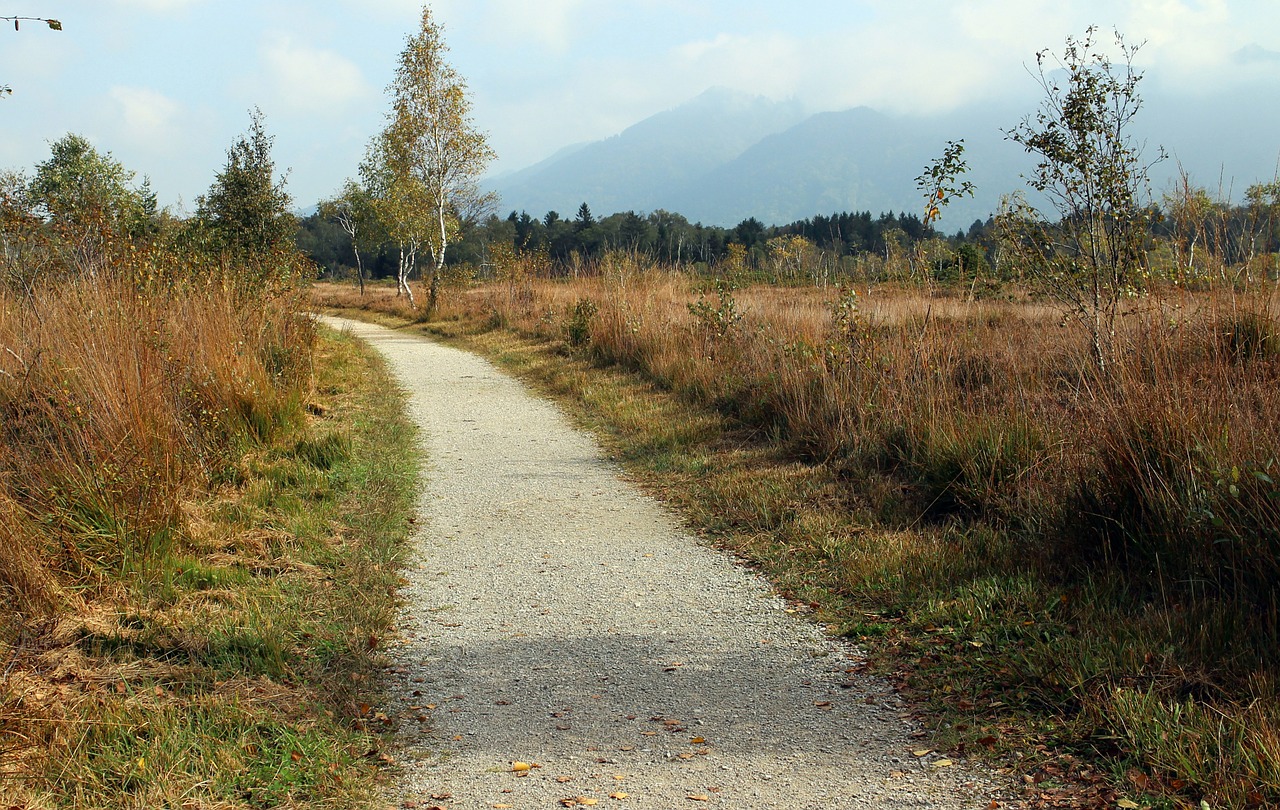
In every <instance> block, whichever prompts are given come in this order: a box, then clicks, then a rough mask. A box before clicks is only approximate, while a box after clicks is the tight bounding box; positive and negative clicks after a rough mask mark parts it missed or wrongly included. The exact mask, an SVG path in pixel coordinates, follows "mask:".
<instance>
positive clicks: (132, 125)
mask: <svg viewBox="0 0 1280 810" xmlns="http://www.w3.org/2000/svg"><path fill="white" fill-rule="evenodd" d="M107 97H108V98H109V99H110V100H111V103H112V106H113V108H114V113H115V117H116V121H117V127H118V129H119V131H120V133H121V135H123V136H124V137H125V138H127V139H128V140H129V141H130V142H132V143H133V144H135V145H143V144H145V145H148V146H159V145H162V144H166V143H172V142H173V141H174V140H176V139H177V137H178V135H179V123H180V122H179V120H178V119H179V116H180V115H181V113H182V105H180V104H178V102H176V101H174V100H173V99H171V98H169V97H167V96H165V95H164V94H162V93H159V92H157V91H155V90H152V89H150V88H147V87H123V86H116V87H112V88H111V89H110V90H109V91H108V92H107Z"/></svg>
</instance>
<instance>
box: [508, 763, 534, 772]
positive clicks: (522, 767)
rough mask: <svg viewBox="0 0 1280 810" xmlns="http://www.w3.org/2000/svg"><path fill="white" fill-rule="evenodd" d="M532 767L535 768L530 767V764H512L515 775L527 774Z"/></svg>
mask: <svg viewBox="0 0 1280 810" xmlns="http://www.w3.org/2000/svg"><path fill="white" fill-rule="evenodd" d="M532 767H533V766H532V765H530V764H529V763H528V762H513V763H511V771H512V772H513V773H526V772H528V770H529V769H530V768H532Z"/></svg>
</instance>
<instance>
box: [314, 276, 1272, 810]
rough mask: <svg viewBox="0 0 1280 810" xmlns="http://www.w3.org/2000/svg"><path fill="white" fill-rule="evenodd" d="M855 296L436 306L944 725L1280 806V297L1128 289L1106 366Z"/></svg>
mask: <svg viewBox="0 0 1280 810" xmlns="http://www.w3.org/2000/svg"><path fill="white" fill-rule="evenodd" d="M857 292H858V293H859V294H858V295H857V296H856V297H855V296H850V295H849V294H848V291H847V290H846V291H844V292H839V291H836V290H834V289H831V290H826V291H822V290H815V289H808V288H798V287H797V288H777V287H764V286H761V287H750V288H747V289H741V290H727V289H723V288H722V289H720V290H717V289H716V288H715V286H714V285H712V284H710V283H709V282H707V281H705V280H699V279H694V278H689V277H685V276H682V275H679V274H674V273H670V272H658V271H650V270H647V269H646V268H643V267H635V266H631V267H622V268H612V269H610V270H609V272H607V273H606V274H605V275H604V276H601V277H595V278H585V279H578V280H575V281H573V282H566V281H551V280H545V279H538V278H534V277H532V276H531V275H521V274H520V273H518V272H517V273H512V274H511V275H510V277H508V278H506V279H504V280H502V281H500V282H496V283H493V284H489V285H487V286H484V287H479V288H473V289H467V290H458V291H455V292H454V294H453V295H452V296H451V297H450V298H449V299H447V300H446V302H445V307H444V309H443V311H442V319H443V322H442V323H438V324H433V325H432V327H431V328H432V329H433V330H435V331H437V332H443V333H448V334H455V335H460V334H467V333H471V334H472V336H471V337H468V338H467V339H468V341H469V342H470V343H471V344H472V345H476V346H479V347H481V348H484V349H485V350H486V351H489V352H491V353H493V354H495V355H496V356H498V357H500V358H505V359H506V360H507V361H508V362H510V363H515V364H516V365H517V367H519V368H521V369H522V370H523V372H524V373H526V374H532V375H534V376H535V377H537V378H538V379H540V380H542V382H543V384H544V385H547V386H549V387H550V388H551V389H552V390H554V391H557V392H559V393H560V394H561V395H564V396H567V397H570V398H572V399H577V400H581V401H582V402H584V403H585V407H586V408H587V413H588V414H595V415H594V416H587V417H585V418H588V419H592V420H596V424H597V425H599V426H602V429H604V430H606V431H608V432H609V433H610V435H612V436H613V437H614V438H613V441H616V442H618V446H619V452H620V453H621V454H622V455H623V457H624V458H627V459H629V460H630V461H631V462H632V463H635V464H636V465H638V466H639V467H640V468H642V469H643V470H646V471H647V473H646V474H647V475H649V476H651V480H652V481H653V482H654V485H655V486H656V487H659V488H661V489H662V490H663V492H664V493H665V494H666V497H669V498H671V499H673V500H675V501H677V502H679V503H681V504H682V505H683V506H684V507H685V508H687V509H688V510H690V513H691V514H692V515H693V517H694V520H695V521H697V522H699V523H700V524H701V525H703V526H704V527H705V529H706V530H707V531H708V532H709V533H711V534H713V535H715V536H716V537H717V538H719V539H720V540H721V541H722V542H725V543H727V544H729V545H731V546H733V547H734V548H736V549H738V550H739V551H740V552H741V553H744V554H745V555H746V556H748V557H750V558H752V559H754V560H756V561H758V562H760V563H761V564H763V565H765V566H766V567H768V568H769V570H770V571H771V575H772V576H774V578H775V581H777V582H779V583H780V586H781V587H782V588H783V589H784V590H785V591H787V592H789V593H792V594H793V595H796V596H797V597H798V598H800V599H802V600H803V601H806V602H808V601H812V602H814V603H815V604H819V605H820V606H822V610H823V611H824V615H826V616H827V617H828V618H829V620H830V621H831V622H832V623H833V625H835V626H838V627H840V628H842V629H843V630H844V631H845V632H848V633H850V634H852V635H855V636H858V637H861V638H863V639H864V640H865V641H866V642H867V643H869V644H872V645H874V646H875V648H876V649H877V650H878V651H879V652H880V653H881V654H882V655H883V656H885V658H884V661H885V662H886V663H885V667H886V670H887V671H889V672H899V673H901V675H900V677H901V680H902V683H903V684H904V686H905V687H906V688H908V689H911V690H913V691H914V693H915V694H916V695H917V696H918V697H920V698H921V699H922V700H925V701H926V702H927V703H928V704H929V705H930V706H931V707H932V709H933V710H934V712H940V713H941V714H934V715H933V716H935V717H941V721H940V722H942V723H943V724H944V726H945V728H944V729H941V730H940V733H942V734H943V739H944V740H949V741H950V742H951V744H953V745H956V746H959V747H961V748H964V747H966V746H967V747H968V749H969V750H971V751H979V750H983V749H984V748H986V747H987V746H989V745H992V744H993V743H992V741H993V740H998V741H999V744H998V745H997V747H998V748H1001V749H1002V750H1004V751H1005V752H1006V754H1011V753H1013V752H1020V753H1021V754H1024V755H1027V756H1026V758H1025V759H1024V760H1023V761H1024V762H1035V763H1037V765H1036V767H1038V768H1040V769H1041V770H1039V771H1037V774H1038V777H1037V778H1040V777H1043V776H1045V775H1046V774H1047V775H1049V776H1051V777H1057V776H1061V775H1064V774H1065V775H1074V777H1075V778H1076V779H1077V781H1078V782H1083V783H1086V784H1095V789H1094V790H1093V793H1092V794H1091V795H1093V796H1094V798H1095V799H1096V800H1097V801H1098V802H1100V803H1102V804H1105V803H1106V802H1107V801H1112V802H1113V801H1114V799H1115V797H1116V796H1117V795H1122V794H1123V793H1124V792H1129V793H1130V794H1131V795H1134V796H1142V795H1147V796H1149V797H1162V798H1159V799H1158V801H1164V802H1169V803H1173V804H1181V803H1185V804H1189V805H1192V806H1195V805H1197V804H1198V802H1199V800H1200V799H1202V798H1203V799H1205V800H1207V801H1208V802H1209V803H1210V805H1211V806H1214V807H1242V808H1243V807H1255V806H1262V805H1268V804H1273V803H1277V802H1280V749H1277V748H1276V747H1275V746H1274V745H1271V744H1270V741H1273V740H1275V739H1276V738H1277V736H1278V735H1280V724H1278V720H1280V718H1277V716H1276V713H1275V712H1274V706H1275V694H1276V693H1275V683H1276V672H1277V665H1280V653H1278V652H1277V651H1280V591H1278V590H1277V589H1278V588H1280V585H1277V583H1278V582H1280V577H1278V576H1277V574H1280V570H1277V563H1276V560H1277V559H1280V485H1277V483H1276V481H1277V480H1280V479H1277V477H1276V476H1277V474H1280V469H1277V468H1278V467H1280V461H1278V459H1280V423H1278V422H1277V421H1276V420H1275V418H1274V414H1275V413H1276V412H1277V409H1278V408H1280V379H1278V377H1280V329H1278V327H1277V324H1278V323H1280V299H1278V298H1277V294H1276V291H1275V289H1274V288H1273V287H1272V286H1264V287H1261V288H1256V289H1253V290H1251V291H1246V292H1241V291H1239V290H1233V289H1223V290H1219V291H1216V292H1215V291H1212V290H1210V291H1207V292H1198V293H1194V294H1192V293H1182V292H1178V291H1176V290H1170V291H1166V292H1164V293H1162V294H1160V295H1157V296H1154V297H1152V298H1149V299H1144V300H1140V301H1135V302H1133V304H1132V305H1131V306H1130V308H1129V310H1128V311H1127V313H1126V314H1125V316H1124V318H1123V330H1124V331H1123V334H1121V335H1120V337H1119V342H1120V344H1121V345H1122V346H1123V347H1124V351H1123V353H1122V360H1121V362H1119V363H1118V364H1117V367H1116V368H1115V369H1113V370H1112V372H1111V373H1110V374H1108V375H1107V376H1105V377H1103V376H1100V375H1099V374H1098V373H1097V372H1095V371H1094V369H1093V367H1092V365H1091V361H1090V355H1089V351H1088V346H1087V343H1086V338H1085V334H1084V330H1082V329H1077V328H1076V327H1075V326H1074V325H1072V324H1069V323H1068V324H1064V323H1062V321H1061V316H1060V314H1059V313H1058V312H1057V311H1056V310H1055V309H1053V308H1051V307H1046V306H1043V305H1039V304H1036V303H1034V302H1030V301H1027V300H1025V299H1024V298H1020V299H1019V300H1017V301H981V300H980V301H972V300H968V299H967V298H966V297H965V296H963V295H955V296H939V295H922V294H920V293H918V292H916V291H913V290H910V289H893V288H888V287H875V288H873V289H870V290H868V289H867V288H866V287H865V286H863V287H860V288H859V289H858V291H857ZM318 294H319V296H320V300H323V301H325V302H327V303H333V304H336V305H339V306H352V305H356V306H359V302H353V301H352V300H351V298H349V297H343V295H342V294H341V293H340V292H339V291H337V290H335V289H334V288H327V289H323V290H320V291H319V293H318ZM582 302H589V305H585V304H583V303H582ZM496 327H505V328H506V329H510V330H513V331H514V332H516V333H518V334H520V335H522V336H524V337H525V338H526V339H527V340H532V341H533V343H530V344H520V345H518V346H513V345H512V344H511V343H510V342H509V341H507V340H506V339H504V338H501V337H499V336H497V333H492V334H490V333H487V332H486V331H485V330H491V329H494V328H496ZM477 332H479V333H481V334H479V335H476V334H475V333H477ZM624 371H629V372H634V374H636V375H638V376H639V378H642V379H643V380H644V381H645V382H644V383H639V382H637V381H636V377H628V376H627V375H626V374H625V373H623V372H624ZM646 386H647V387H646ZM609 391H614V392H615V393H613V394H610V393H608V392H609ZM664 397H670V400H669V401H668V400H666V399H664ZM707 409H709V410H707ZM708 414H711V415H713V416H714V419H717V420H722V421H719V422H716V423H715V424H709V423H708V422H707V419H708V418H709V416H708ZM760 442H763V444H758V443H760ZM749 447H761V448H763V449H761V450H750V449H748V448H749ZM1037 745H1046V746H1047V747H1046V748H1045V749H1041V750H1042V753H1041V754H1036V753H1035V747H1036V746H1037ZM1045 751H1048V752H1055V751H1057V752H1062V756H1065V757H1066V759H1065V760H1064V759H1062V758H1061V757H1057V756H1056V755H1055V754H1053V753H1044V752H1045ZM1073 756H1074V757H1075V759H1072V757H1073ZM1082 756H1083V760H1081V759H1080V758H1081V757H1082ZM1081 761H1083V762H1086V763H1088V762H1093V763H1094V765H1093V766H1092V770H1091V769H1090V767H1088V766H1086V765H1081V764H1080V762H1081ZM1099 763H1100V764H1102V765H1103V766H1104V767H1110V768H1112V769H1113V772H1112V778H1111V779H1110V780H1103V782H1101V783H1099V782H1098V780H1099V778H1100V777H1099V776H1098V771H1097V765H1098V764H1099ZM1104 783H1105V784H1106V785H1110V787H1105V786H1104V787H1096V785H1097V784H1104ZM1117 791H1119V793H1117Z"/></svg>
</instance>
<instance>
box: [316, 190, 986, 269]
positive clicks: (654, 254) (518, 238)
mask: <svg viewBox="0 0 1280 810" xmlns="http://www.w3.org/2000/svg"><path fill="white" fill-rule="evenodd" d="M988 224H989V223H983V222H981V221H977V222H974V223H973V225H972V226H971V227H970V228H969V230H968V231H967V232H958V233H956V234H955V236H954V237H953V239H955V240H964V239H966V238H973V239H976V238H979V237H980V235H981V234H982V233H983V232H984V230H985V228H986V227H987V225H988ZM792 236H801V237H804V239H805V240H806V241H807V243H808V244H809V245H811V246H812V247H815V248H816V249H818V250H820V251H824V252H826V253H828V254H830V255H834V256H854V255H858V254H861V253H881V254H882V253H884V251H885V249H886V247H887V246H888V245H890V244H892V245H895V246H904V247H905V246H910V245H913V244H915V243H917V242H920V241H923V240H927V239H933V238H936V237H938V236H939V234H938V233H937V232H936V231H935V230H934V229H933V228H931V227H929V226H927V225H925V224H924V222H923V221H922V219H921V218H920V217H919V216H916V215H915V214H907V213H902V214H898V213H893V212H889V213H882V214H879V215H873V214H872V213H871V212H870V211H863V212H858V213H840V214H833V215H831V216H815V217H812V218H810V219H804V220H800V221H798V222H793V223H791V224H789V225H781V226H769V225H765V224H764V223H762V222H760V221H759V220H758V219H755V218H754V217H752V218H749V219H745V220H743V221H742V222H740V223H738V224H737V225H736V226H734V227H732V228H723V227H716V226H709V225H703V224H701V223H691V222H689V220H688V219H686V218H685V217H683V216H681V215H680V214H677V213H672V212H669V211H661V210H660V211H654V212H653V213H650V214H638V213H636V212H634V211H624V212H621V213H616V214H611V215H609V216H607V217H603V218H600V219H597V218H596V217H595V216H594V215H593V214H592V212H591V209H590V207H589V206H588V205H587V204H586V203H583V204H582V205H581V206H580V207H579V208H578V213H577V215H576V216H575V217H573V218H572V219H566V218H564V217H562V216H561V215H560V214H559V213H557V212H555V211H551V212H548V213H547V214H546V215H544V216H543V217H541V218H536V217H533V216H531V215H530V214H529V213H527V212H524V211H521V212H519V213H517V212H515V211H512V212H511V213H510V214H508V215H507V216H506V217H505V218H503V217H499V216H490V217H489V218H487V219H486V220H484V221H483V222H480V223H472V224H470V225H469V226H467V227H465V228H464V230H463V233H462V239H461V240H460V241H459V242H457V243H456V244H455V245H452V246H451V247H450V250H449V254H448V258H449V264H450V265H452V266H459V265H469V266H471V267H473V268H476V269H477V270H480V271H481V272H483V269H484V268H485V267H486V266H487V265H488V264H489V263H490V258H491V254H492V253H493V251H494V249H495V246H498V245H502V246H504V247H503V248H499V250H505V249H506V247H507V246H509V248H510V249H513V250H514V251H515V252H516V253H517V254H525V253H533V252H541V253H543V254H545V255H546V256H547V258H548V259H549V260H550V262H551V264H552V266H553V267H555V268H560V269H569V268H572V267H574V266H578V265H581V264H590V263H592V262H593V261H595V260H597V259H599V258H600V257H602V256H604V255H605V254H606V253H608V252H610V251H621V252H624V253H628V254H635V255H640V256H644V257H646V258H649V259H652V260H655V261H657V262H660V263H663V264H697V263H703V264H707V265H711V264H715V263H716V262H719V261H721V260H722V259H724V258H725V257H726V256H727V255H728V254H729V245H731V244H736V245H741V246H742V247H743V248H744V249H745V250H746V251H747V253H748V254H751V253H752V252H762V251H764V250H765V249H766V246H767V245H768V244H769V242H770V241H771V240H777V239H778V238H779V237H784V238H785V237H792ZM298 246H299V248H300V249H302V250H303V252H305V253H306V254H308V255H309V256H310V257H311V258H312V260H313V261H315V262H316V264H318V265H319V266H320V267H321V269H322V270H323V271H324V272H325V274H326V275H329V276H331V277H341V276H346V275H348V274H353V273H354V271H355V266H356V262H355V255H354V253H353V252H352V243H351V238H350V237H349V236H348V235H347V234H346V233H345V232H344V231H343V230H342V229H341V228H340V227H339V226H338V225H337V224H336V223H334V222H332V221H329V220H325V219H324V218H322V216H321V215H320V214H313V215H311V216H309V217H305V218H303V219H302V220H300V222H299V232H298ZM362 259H363V261H364V266H365V271H366V273H367V274H368V275H369V276H370V277H371V278H387V277H394V276H395V271H396V261H397V254H396V248H395V246H394V245H390V244H388V245H386V246H384V247H382V248H380V249H379V250H376V251H372V252H370V253H368V254H362Z"/></svg>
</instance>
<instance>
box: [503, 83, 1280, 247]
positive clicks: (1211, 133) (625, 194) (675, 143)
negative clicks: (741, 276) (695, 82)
mask: <svg viewBox="0 0 1280 810" xmlns="http://www.w3.org/2000/svg"><path fill="white" fill-rule="evenodd" d="M1032 111H1033V110H1030V109H1018V108H1016V107H1014V106H1013V105H1009V104H1005V105H974V106H970V107H967V108H964V109H961V110H959V111H956V112H953V113H949V114H946V115H939V116H932V117H906V116H897V117H894V116H888V115H884V114H882V113H879V112H876V111H875V110H872V109H869V108H866V107H859V108H856V109H852V110H846V111H843V112H825V113H819V114H816V115H812V116H809V117H807V118H806V117H803V116H802V115H801V114H800V111H799V109H798V107H797V106H796V105H795V104H779V103H776V102H771V101H768V100H766V99H763V98H751V97H746V96H742V95H739V94H734V93H731V92H729V91H724V90H713V91H709V92H707V93H705V94H703V95H702V96H699V97H698V98H696V99H694V100H693V101H691V102H689V103H688V104H684V105H682V106H680V107H677V108H675V109H673V110H670V111H668V112H664V113H660V114H658V115H655V116H653V117H651V118H648V119H645V120H644V121H641V122H640V123H638V124H636V125H635V126H633V127H631V128H630V129H628V130H626V131H625V132H623V133H621V134H620V135H617V136H615V137H613V138H609V139H607V140H604V141H598V142H596V143H593V144H588V145H585V146H579V147H575V148H574V149H573V150H571V151H567V152H561V153H558V154H557V155H555V156H553V157H552V158H549V159H547V160H545V161H543V162H541V163H539V164H537V165H535V166H531V167H529V168H528V169H524V170H522V171H519V172H516V173H514V174H512V175H508V176H507V177H505V178H498V179H495V180H491V181H490V185H491V187H493V188H495V189H496V190H497V191H498V192H499V193H500V194H501V195H502V210H503V211H510V210H526V211H528V212H529V213H531V214H534V215H535V216H541V215H542V214H543V213H545V212H546V211H548V210H556V211H559V212H560V213H561V214H562V215H565V216H572V215H573V214H574V213H575V212H576V211H577V209H578V206H579V205H580V204H581V203H582V202H584V201H585V202H587V203H588V204H589V205H590V206H591V209H592V211H593V212H595V213H596V214H597V215H605V214H609V213H613V212H616V211H624V210H635V211H640V212H647V211H653V210H657V209H660V208H661V209H666V210H669V211H676V212H679V213H681V214H683V215H685V216H686V217H688V218H689V219H690V220H692V221H701V222H703V223H706V224H715V225H734V224H736V223H738V222H741V221H742V220H743V219H746V218H748V217H756V218H758V219H760V220H762V221H764V222H765V223H767V224H785V223H788V222H793V221H795V220H799V219H804V218H807V217H811V216H813V215H815V214H831V213H836V212H840V211H871V212H872V213H875V214H878V213H881V212H885V211H917V210H919V209H921V208H922V207H923V200H922V199H921V194H920V192H919V191H918V190H917V189H916V187H915V178H916V177H917V176H918V175H919V174H921V172H922V171H923V170H924V168H925V166H926V165H927V164H928V163H929V162H930V161H932V160H933V159H934V158H936V157H938V156H939V155H941V154H942V151H943V148H944V146H945V144H946V142H947V141H949V140H960V139H964V141H965V147H966V151H965V158H966V160H967V161H968V163H969V166H970V171H969V173H968V174H967V175H966V177H967V179H969V180H970V181H972V182H973V183H974V184H975V185H976V186H977V189H978V192H977V194H976V195H975V196H974V197H973V198H972V199H962V200H957V201H955V202H954V203H953V204H952V205H951V206H950V207H949V208H947V209H946V210H945V211H944V215H943V220H942V223H941V227H942V229H944V230H946V231H948V232H951V231H953V230H959V229H963V228H968V226H969V224H970V223H972V222H973V220H975V219H985V218H986V217H987V216H989V215H990V214H991V213H993V212H995V211H996V210H997V208H998V207H999V204H1000V199H1001V197H1002V196H1003V195H1005V194H1008V193H1010V192H1013V191H1016V190H1024V191H1025V189H1026V184H1025V182H1024V180H1023V179H1022V176H1023V175H1025V174H1027V173H1029V172H1030V171H1031V169H1032V168H1033V167H1034V162H1033V161H1032V160H1031V158H1030V157H1029V156H1028V155H1027V154H1026V153H1025V152H1024V151H1023V150H1022V149H1021V148H1020V147H1019V146H1018V145H1017V144H1015V143H1012V142H1011V141H1009V140H1008V139H1007V138H1006V137H1005V135H1004V131H1005V130H1007V129H1010V128H1012V127H1014V126H1015V125H1017V124H1018V122H1019V121H1021V120H1022V118H1023V117H1024V116H1025V115H1026V114H1027V113H1029V112H1032ZM1277 133H1280V108H1276V107H1275V106H1274V105H1269V104H1264V103H1259V101H1258V98H1257V97H1255V96H1252V95H1251V94H1250V93H1248V92H1237V93H1235V94H1217V95H1212V96H1206V97H1200V98H1191V97H1185V96H1181V95H1174V94H1170V93H1168V92H1166V93H1163V94H1153V97H1152V98H1151V99H1150V101H1149V102H1148V104H1147V105H1146V108H1145V109H1144V110H1143V111H1142V115H1141V116H1140V117H1139V119H1138V121H1136V122H1135V125H1134V128H1133V135H1134V137H1135V139H1136V140H1137V141H1138V142H1139V143H1145V144H1146V155H1147V157H1148V158H1154V157H1155V155H1156V154H1157V151H1158V147H1160V146H1163V147H1164V148H1165V149H1166V150H1167V151H1168V153H1169V154H1170V156H1171V159H1169V160H1166V161H1164V162H1163V163H1161V164H1159V165H1158V166H1155V167H1154V168H1153V170H1152V187H1153V189H1152V190H1153V192H1154V194H1155V196H1156V198H1157V199H1158V198H1159V196H1160V195H1161V194H1162V193H1163V192H1165V191H1168V190H1170V189H1171V188H1172V187H1173V184H1174V178H1175V177H1176V176H1177V173H1178V171H1179V169H1180V168H1182V169H1185V170H1187V171H1188V172H1189V173H1190V175H1191V177H1192V179H1193V182H1194V183H1196V184H1198V185H1203V186H1207V187H1209V189H1210V190H1211V191H1214V192H1216V191H1218V189H1219V186H1221V193H1222V195H1223V196H1229V197H1230V198H1231V199H1232V200H1234V201H1239V200H1240V199H1241V197H1242V196H1243V191H1244V189H1245V188H1246V187H1247V186H1248V185H1250V184H1252V183H1256V182H1259V181H1267V180H1271V179H1272V178H1274V177H1275V167H1276V159H1277V156H1278V155H1280V135H1278V134H1277Z"/></svg>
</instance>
